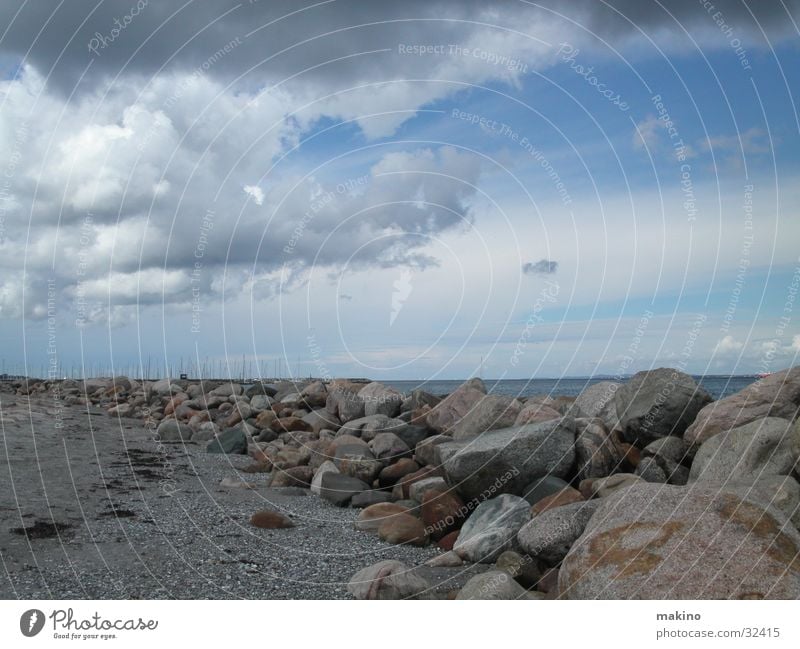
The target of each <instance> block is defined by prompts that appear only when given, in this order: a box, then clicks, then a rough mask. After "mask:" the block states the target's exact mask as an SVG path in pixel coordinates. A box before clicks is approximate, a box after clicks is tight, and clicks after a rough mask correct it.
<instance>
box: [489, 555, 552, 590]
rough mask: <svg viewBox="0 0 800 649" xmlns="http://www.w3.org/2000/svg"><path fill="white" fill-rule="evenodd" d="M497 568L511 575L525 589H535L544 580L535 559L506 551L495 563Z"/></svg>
mask: <svg viewBox="0 0 800 649" xmlns="http://www.w3.org/2000/svg"><path fill="white" fill-rule="evenodd" d="M495 567H496V568H497V569H498V570H502V571H504V572H507V573H508V574H509V575H511V576H512V577H513V578H514V579H515V580H516V581H517V583H519V584H520V585H521V586H522V587H523V588H534V587H535V586H536V584H538V583H539V580H540V579H541V578H542V573H541V571H540V570H539V564H538V562H537V561H536V559H534V558H533V557H530V556H527V555H525V556H523V555H521V554H519V553H518V552H514V551H513V550H506V551H505V552H503V553H502V554H501V555H500V556H499V557H497V561H496V562H495Z"/></svg>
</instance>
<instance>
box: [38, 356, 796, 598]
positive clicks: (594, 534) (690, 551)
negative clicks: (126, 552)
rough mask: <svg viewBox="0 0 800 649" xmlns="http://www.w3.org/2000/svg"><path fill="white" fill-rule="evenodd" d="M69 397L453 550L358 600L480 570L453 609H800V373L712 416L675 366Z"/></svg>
mask: <svg viewBox="0 0 800 649" xmlns="http://www.w3.org/2000/svg"><path fill="white" fill-rule="evenodd" d="M52 388H53V386H52V385H48V384H46V383H41V384H39V385H31V384H30V383H27V384H25V389H26V390H28V391H31V390H34V391H46V390H48V389H52ZM58 389H59V392H60V396H61V398H64V399H71V400H74V402H81V401H84V402H90V403H92V404H95V405H97V406H99V407H102V408H105V409H106V410H107V411H108V412H109V414H110V415H114V416H120V417H122V416H139V417H142V418H143V419H144V420H145V421H146V422H147V423H148V425H150V426H152V427H153V428H154V429H155V430H156V431H157V434H158V436H159V437H160V439H161V440H162V441H163V442H165V443H186V442H191V443H202V444H204V445H205V447H206V449H207V451H208V452H215V453H239V454H249V456H250V457H251V459H252V462H251V463H250V464H249V465H248V466H247V467H245V468H244V469H243V471H244V472H259V473H265V474H268V483H269V484H270V486H271V487H274V488H292V489H297V488H302V489H309V490H310V491H311V492H313V493H314V494H317V495H318V496H319V497H321V498H323V499H325V500H326V501H328V502H329V503H331V504H332V505H334V506H338V507H355V508H359V509H360V510H361V511H360V513H359V514H358V518H357V520H356V522H355V526H356V528H357V529H358V530H360V531H362V532H363V533H365V534H374V535H376V536H377V537H379V538H380V539H382V540H383V541H385V542H386V543H389V544H405V545H413V546H422V545H430V544H435V545H437V546H438V547H439V548H440V550H441V552H440V554H439V555H437V556H436V557H434V558H433V559H432V560H430V561H429V562H428V565H423V566H406V565H404V564H402V563H399V562H397V561H383V562H380V563H378V564H376V565H374V566H367V567H365V568H364V569H363V570H362V571H360V572H359V573H358V574H357V575H355V576H354V577H353V579H352V581H351V582H350V586H349V589H350V592H351V594H352V595H353V596H355V597H357V598H369V599H382V598H407V597H415V598H422V597H431V596H433V592H434V590H436V589H435V586H436V584H433V583H431V581H430V580H429V579H427V578H426V576H425V575H426V572H425V571H426V570H432V569H435V570H448V569H454V570H461V569H463V566H464V564H471V565H473V566H475V567H477V568H478V569H479V572H480V571H481V570H482V572H480V574H477V576H475V577H473V578H472V579H471V580H470V581H469V582H468V583H466V585H464V587H463V588H461V589H459V590H458V592H453V593H452V596H453V597H457V598H459V599H476V598H479V599H480V598H486V599H498V598H527V599H541V598H556V597H560V598H599V597H603V598H652V599H658V598H754V597H765V598H778V597H792V598H797V597H800V554H799V553H800V532H798V525H800V484H798V482H797V478H800V468H799V464H798V463H799V462H800V424H798V423H797V422H796V420H797V418H798V410H799V409H800V367H796V368H792V369H789V370H785V371H782V372H778V373H776V374H773V375H771V376H769V377H767V378H765V379H762V380H760V381H758V382H756V383H754V384H753V385H751V386H749V387H748V388H746V389H745V390H743V391H742V392H740V393H737V394H735V395H732V396H730V397H727V398H725V399H721V400H719V401H716V402H714V401H712V399H711V397H710V396H709V394H708V393H707V392H706V391H705V390H704V389H703V388H702V387H700V386H699V385H698V384H697V383H696V382H695V381H694V379H693V378H692V377H691V376H688V375H686V374H683V373H681V372H679V371H676V370H672V369H657V370H652V371H648V372H641V373H639V374H636V375H635V376H634V377H632V378H631V379H630V380H629V381H627V382H625V383H623V384H620V383H614V382H601V383H598V384H595V385H593V386H591V387H589V388H588V389H586V390H585V391H584V392H583V393H582V394H581V395H579V396H578V397H577V398H568V397H557V398H552V397H550V396H546V395H539V396H532V397H528V398H526V399H515V398H512V397H505V396H501V395H492V394H487V390H486V387H485V386H484V384H483V382H482V381H481V380H480V379H471V380H470V381H467V382H466V383H464V384H463V385H461V386H460V387H459V388H458V389H457V390H455V391H454V392H453V393H451V394H450V395H447V396H445V397H444V398H440V397H438V396H435V395H432V394H428V393H426V392H423V391H421V390H417V391H414V392H412V393H411V394H409V395H403V394H401V393H399V392H397V391H396V390H394V389H392V388H391V387H388V386H386V385H383V384H381V383H377V382H372V383H363V382H362V383H359V382H353V381H347V380H335V381H331V382H328V383H323V382H319V381H316V382H308V383H304V384H296V383H289V382H286V383H278V384H269V385H266V384H260V383H259V384H256V385H252V386H247V387H245V386H242V385H239V384H236V383H230V382H226V383H207V382H206V383H201V382H180V381H178V382H175V381H172V382H170V381H158V382H136V381H131V380H128V379H124V378H123V379H108V380H100V381H85V382H81V383H74V384H73V383H70V382H67V381H64V382H60V383H59V384H58ZM252 523H253V525H255V526H257V527H266V528H271V529H279V528H283V527H290V526H291V525H292V524H293V523H292V521H291V520H290V519H286V518H285V517H282V516H281V515H279V513H275V512H268V511H265V512H259V513H257V515H254V518H253V520H252Z"/></svg>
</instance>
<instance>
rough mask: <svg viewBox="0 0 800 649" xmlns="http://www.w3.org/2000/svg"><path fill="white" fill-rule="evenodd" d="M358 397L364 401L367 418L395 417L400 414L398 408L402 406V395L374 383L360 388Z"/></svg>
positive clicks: (392, 389)
mask: <svg viewBox="0 0 800 649" xmlns="http://www.w3.org/2000/svg"><path fill="white" fill-rule="evenodd" d="M358 396H359V397H361V399H362V400H363V401H364V414H365V415H366V416H367V417H369V416H370V415H386V416H387V417H390V418H393V417H396V416H397V415H399V414H400V406H401V405H402V404H403V395H402V394H400V393H399V392H398V391H397V390H395V389H394V388H390V387H388V386H386V385H384V384H383V383H378V382H376V381H374V382H372V383H369V384H367V385H365V386H364V387H363V388H361V390H359V391H358Z"/></svg>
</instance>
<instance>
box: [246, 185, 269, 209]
mask: <svg viewBox="0 0 800 649" xmlns="http://www.w3.org/2000/svg"><path fill="white" fill-rule="evenodd" d="M244 193H245V194H247V195H248V196H252V197H253V201H254V202H255V204H256V205H263V204H264V191H263V190H262V189H261V187H259V186H258V185H245V186H244Z"/></svg>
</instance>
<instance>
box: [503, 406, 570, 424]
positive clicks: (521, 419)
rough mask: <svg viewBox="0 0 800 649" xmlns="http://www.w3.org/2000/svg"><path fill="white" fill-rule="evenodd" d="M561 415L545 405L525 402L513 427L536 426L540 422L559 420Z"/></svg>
mask: <svg viewBox="0 0 800 649" xmlns="http://www.w3.org/2000/svg"><path fill="white" fill-rule="evenodd" d="M561 416H562V415H561V413H560V412H559V411H558V410H556V409H554V408H552V407H550V406H549V405H547V404H544V403H540V402H538V401H533V402H531V401H527V402H526V403H525V406H524V407H523V408H522V410H520V411H519V414H518V415H517V418H516V419H515V420H514V426H524V425H525V424H538V423H539V422H541V421H550V420H551V419H560V418H561Z"/></svg>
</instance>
